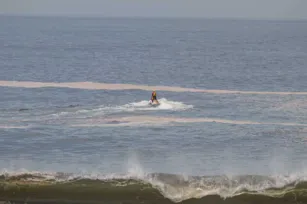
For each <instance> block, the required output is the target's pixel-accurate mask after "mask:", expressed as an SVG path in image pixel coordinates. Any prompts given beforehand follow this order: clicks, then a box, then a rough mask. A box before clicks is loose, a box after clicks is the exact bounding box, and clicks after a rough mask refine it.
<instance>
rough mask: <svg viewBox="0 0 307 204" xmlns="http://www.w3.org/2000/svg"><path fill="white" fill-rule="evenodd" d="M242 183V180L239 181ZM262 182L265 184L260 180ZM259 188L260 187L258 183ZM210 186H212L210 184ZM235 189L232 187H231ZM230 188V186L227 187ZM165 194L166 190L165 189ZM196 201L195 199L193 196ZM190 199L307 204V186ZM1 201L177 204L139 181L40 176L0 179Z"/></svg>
mask: <svg viewBox="0 0 307 204" xmlns="http://www.w3.org/2000/svg"><path fill="white" fill-rule="evenodd" d="M151 178H155V179H158V180H159V182H162V180H163V181H164V182H165V185H171V187H174V188H177V189H178V190H179V191H180V190H184V187H186V186H187V185H191V184H193V181H191V180H193V179H194V181H195V180H197V179H199V178H203V177H193V178H190V179H187V180H183V179H178V176H176V175H166V174H156V175H151ZM208 178H210V179H209V180H210V181H211V182H212V183H210V185H212V184H216V183H219V184H220V182H221V181H223V177H208ZM255 178H256V180H257V181H259V179H260V180H261V179H264V180H265V179H267V180H266V181H267V182H269V181H270V180H269V178H268V177H259V176H241V177H239V180H238V178H237V179H235V180H234V182H243V181H246V180H248V179H255ZM240 179H242V180H240ZM261 181H262V180H261ZM256 184H257V183H256ZM207 185H209V184H207ZM231 185H232V184H231ZM194 187H195V189H196V188H197V186H194ZM226 188H227V186H226ZM164 190H165V189H164ZM192 197H193V196H192ZM192 197H191V198H187V199H185V200H182V201H180V202H179V201H178V203H182V204H204V203H205V204H292V203H293V204H303V203H306V204H307V182H298V183H289V184H287V185H285V186H283V187H281V188H276V187H271V188H268V189H263V190H262V191H261V192H258V191H257V192H255V191H254V192H253V191H249V190H247V189H240V191H239V192H235V194H234V195H233V196H229V197H227V198H223V197H221V195H218V194H216V195H206V196H203V197H201V198H192ZM0 201H10V202H11V203H12V202H15V203H81V204H82V203H108V204H113V203H114V204H115V203H126V204H128V203H131V204H134V203H135V204H139V203H140V204H141V203H143V204H152V203H159V204H160V203H161V204H168V203H175V201H174V199H173V200H171V199H170V198H168V196H167V195H166V194H165V192H163V189H159V188H158V187H157V186H155V185H153V184H152V183H150V182H145V181H142V180H138V179H111V180H110V179H109V180H99V179H96V180H95V179H83V178H79V179H72V180H62V181H59V180H57V179H46V177H44V176H41V175H31V174H23V175H19V176H4V175H2V176H0ZM0 203H1V202H0Z"/></svg>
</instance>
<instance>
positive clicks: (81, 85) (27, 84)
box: [0, 81, 307, 95]
mask: <svg viewBox="0 0 307 204" xmlns="http://www.w3.org/2000/svg"><path fill="white" fill-rule="evenodd" d="M0 86H3V87H21V88H43V87H57V88H74V89H90V90H145V91H152V90H157V91H170V92H196V93H212V94H258V95H259V94H263V95H307V92H270V91H235V90H214V89H211V90H209V89H195V88H182V87H174V86H146V85H135V84H107V83H95V82H63V83H56V82H33V81H0Z"/></svg>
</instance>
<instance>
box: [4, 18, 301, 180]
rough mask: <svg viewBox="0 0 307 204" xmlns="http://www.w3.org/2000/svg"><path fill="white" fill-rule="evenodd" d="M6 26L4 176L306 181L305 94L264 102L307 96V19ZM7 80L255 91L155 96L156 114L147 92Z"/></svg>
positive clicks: (16, 22) (21, 21)
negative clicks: (289, 177) (287, 177)
mask: <svg viewBox="0 0 307 204" xmlns="http://www.w3.org/2000/svg"><path fill="white" fill-rule="evenodd" d="M0 25H1V29H0V45H1V49H0V81H3V82H2V83H0V84H1V86H0V95H1V99H0V127H1V128H0V171H2V172H8V173H16V172H25V171H26V172H27V171H30V172H32V171H35V172H68V173H76V174H80V173H81V174H84V175H108V174H117V173H123V174H125V173H131V172H132V173H136V174H139V173H142V172H145V173H147V172H148V173H149V172H165V173H176V174H186V175H221V174H226V175H233V174H239V175H246V174H263V175H272V174H273V175H279V174H282V175H286V174H290V175H295V176H298V177H305V176H306V175H305V173H304V172H305V171H306V167H307V163H306V159H307V157H306V155H307V148H306V145H307V141H306V137H307V122H306V119H307V105H306V100H307V94H302V95H295V94H286V95H283V94H278V93H277V94H260V93H261V92H263V91H268V92H274V93H276V92H307V83H306V77H307V71H306V67H307V22H306V21H287V22H283V21H244V20H238V21H235V20H233V21H231V20H204V19H189V20H188V19H177V20H175V19H120V18H119V19H107V18H62V17H61V18H60V17H7V16H1V17H0ZM10 81H26V82H28V83H33V82H43V83H47V82H48V83H49V82H52V83H57V82H86V81H91V82H99V83H109V84H111V85H110V87H111V86H113V85H114V84H121V85H120V86H121V87H122V88H123V87H125V84H135V85H145V86H147V85H149V86H157V85H163V86H168V87H185V88H197V89H214V90H239V91H255V92H256V93H254V94H232V93H228V94H224V93H220V92H218V91H216V92H214V93H193V92H175V91H159V90H158V92H157V94H158V99H159V100H161V102H162V106H161V107H158V108H152V107H150V106H148V104H147V103H148V100H149V99H150V95H151V90H144V89H142V88H140V89H139V90H110V89H109V88H103V89H97V90H88V89H74V88H67V87H66V88H65V87H63V88H59V87H42V88H26V87H24V86H19V87H8V86H6V84H7V83H9V82H10ZM258 92H259V93H258ZM185 119H186V120H189V122H187V121H186V122H185V121H183V122H182V121H181V122H180V121H179V120H185ZM204 119H208V120H211V122H210V121H209V122H208V121H199V120H204ZM215 119H216V120H219V121H224V120H228V121H230V122H229V123H226V124H225V123H223V122H212V120H215ZM237 121H243V122H245V123H244V124H238V122H237ZM255 123H258V124H255Z"/></svg>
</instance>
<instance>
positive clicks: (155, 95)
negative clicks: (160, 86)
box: [151, 91, 158, 103]
mask: <svg viewBox="0 0 307 204" xmlns="http://www.w3.org/2000/svg"><path fill="white" fill-rule="evenodd" d="M154 101H157V102H158V99H157V93H156V91H153V92H152V94H151V102H152V103H153V102H154Z"/></svg>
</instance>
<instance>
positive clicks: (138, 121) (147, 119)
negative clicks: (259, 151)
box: [72, 116, 307, 127]
mask: <svg viewBox="0 0 307 204" xmlns="http://www.w3.org/2000/svg"><path fill="white" fill-rule="evenodd" d="M173 122H175V123H222V124H235V125H281V126H303V127H307V124H302V123H273V122H272V123H269V122H268V123H265V122H255V121H248V120H225V119H217V118H175V117H158V116H131V117H120V118H103V119H91V120H89V121H82V123H80V124H73V125H72V126H77V127H91V126H135V125H146V124H151V125H155V124H156V125H162V124H168V123H173Z"/></svg>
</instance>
